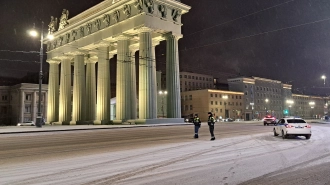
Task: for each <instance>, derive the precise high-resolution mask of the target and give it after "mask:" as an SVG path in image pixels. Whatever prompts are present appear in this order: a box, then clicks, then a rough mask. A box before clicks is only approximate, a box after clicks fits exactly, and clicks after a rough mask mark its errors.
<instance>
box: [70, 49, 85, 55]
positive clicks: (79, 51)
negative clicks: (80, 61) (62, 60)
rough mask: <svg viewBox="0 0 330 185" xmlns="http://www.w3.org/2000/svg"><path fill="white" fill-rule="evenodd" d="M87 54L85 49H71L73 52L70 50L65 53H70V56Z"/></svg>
mask: <svg viewBox="0 0 330 185" xmlns="http://www.w3.org/2000/svg"><path fill="white" fill-rule="evenodd" d="M86 54H88V52H87V51H83V50H77V51H73V52H70V53H67V55H72V56H75V55H86Z"/></svg>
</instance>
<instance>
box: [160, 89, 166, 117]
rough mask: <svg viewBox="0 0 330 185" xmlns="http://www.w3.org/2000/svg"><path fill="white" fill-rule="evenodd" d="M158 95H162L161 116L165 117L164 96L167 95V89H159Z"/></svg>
mask: <svg viewBox="0 0 330 185" xmlns="http://www.w3.org/2000/svg"><path fill="white" fill-rule="evenodd" d="M159 95H160V96H161V97H162V113H163V118H164V117H165V114H164V96H166V95H167V91H159Z"/></svg>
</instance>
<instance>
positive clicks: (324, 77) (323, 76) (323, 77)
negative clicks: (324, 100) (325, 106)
mask: <svg viewBox="0 0 330 185" xmlns="http://www.w3.org/2000/svg"><path fill="white" fill-rule="evenodd" d="M326 78H327V77H326V76H325V75H322V76H321V79H323V85H324V87H325V79H326Z"/></svg>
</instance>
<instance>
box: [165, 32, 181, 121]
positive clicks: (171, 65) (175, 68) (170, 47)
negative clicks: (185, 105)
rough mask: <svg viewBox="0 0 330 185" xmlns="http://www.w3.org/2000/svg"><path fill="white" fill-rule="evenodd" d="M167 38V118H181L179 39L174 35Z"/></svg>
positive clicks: (166, 36)
mask: <svg viewBox="0 0 330 185" xmlns="http://www.w3.org/2000/svg"><path fill="white" fill-rule="evenodd" d="M165 38H166V42H167V43H166V88H167V117H168V118H181V98H180V74H179V73H180V71H179V50H178V40H179V38H178V37H177V36H175V35H172V34H167V35H165Z"/></svg>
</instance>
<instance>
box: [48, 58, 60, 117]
mask: <svg viewBox="0 0 330 185" xmlns="http://www.w3.org/2000/svg"><path fill="white" fill-rule="evenodd" d="M47 62H48V63H49V82H48V101H47V104H48V105H47V122H48V123H52V122H56V121H58V113H59V79H60V77H59V66H58V65H59V63H60V62H59V61H56V60H47Z"/></svg>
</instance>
